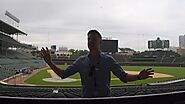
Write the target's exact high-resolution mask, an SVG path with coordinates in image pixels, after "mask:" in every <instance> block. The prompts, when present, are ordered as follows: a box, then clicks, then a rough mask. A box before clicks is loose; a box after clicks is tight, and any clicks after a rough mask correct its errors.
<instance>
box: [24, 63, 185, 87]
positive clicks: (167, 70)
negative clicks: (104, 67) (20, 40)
mask: <svg viewBox="0 0 185 104" xmlns="http://www.w3.org/2000/svg"><path fill="white" fill-rule="evenodd" d="M59 67H60V68H61V69H66V68H67V66H63V65H62V66H59ZM144 68H148V66H124V67H123V69H124V70H126V71H140V70H142V69H144ZM152 68H153V69H154V72H156V73H163V74H169V75H173V76H174V77H169V78H149V79H145V80H139V81H133V82H128V83H123V82H121V81H120V80H111V85H112V86H113V85H122V84H144V83H152V82H160V81H166V80H174V79H179V78H184V77H185V67H152ZM47 70H50V68H47V69H45V70H41V71H40V72H38V73H37V74H35V75H33V76H32V77H31V78H29V79H27V80H26V81H25V83H27V84H34V85H62V86H66V85H70V86H71V85H75V86H80V85H81V82H80V81H76V82H45V81H43V80H42V79H44V78H51V76H50V74H49V73H48V72H47ZM111 77H112V78H116V77H115V76H114V75H113V74H111ZM70 78H76V79H80V76H79V73H76V74H74V75H72V76H70Z"/></svg>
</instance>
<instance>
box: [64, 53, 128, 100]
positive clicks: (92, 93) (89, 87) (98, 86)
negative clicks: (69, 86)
mask: <svg viewBox="0 0 185 104" xmlns="http://www.w3.org/2000/svg"><path fill="white" fill-rule="evenodd" d="M92 65H93V64H92V62H91V60H90V58H89V57H88V55H85V56H81V57H79V58H78V59H77V60H76V61H75V62H74V63H73V64H72V65H71V66H69V67H68V68H67V69H66V70H64V75H63V77H62V78H66V77H68V76H70V75H73V74H75V73H77V72H79V73H80V77H81V83H82V97H106V96H110V80H111V72H112V73H113V74H114V75H115V76H117V77H118V78H119V79H120V80H121V81H123V82H126V80H125V78H126V75H127V73H125V71H124V70H123V69H122V68H121V66H120V65H119V64H118V63H117V62H116V61H115V60H114V58H113V57H111V56H109V55H106V54H102V53H101V54H100V57H99V61H98V64H97V65H95V66H92ZM92 70H93V71H92ZM91 71H92V73H91ZM90 73H91V74H92V75H91V74H90Z"/></svg>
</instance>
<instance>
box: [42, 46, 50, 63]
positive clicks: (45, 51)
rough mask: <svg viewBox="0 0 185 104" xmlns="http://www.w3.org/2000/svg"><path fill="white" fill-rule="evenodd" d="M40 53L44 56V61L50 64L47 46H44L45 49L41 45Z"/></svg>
mask: <svg viewBox="0 0 185 104" xmlns="http://www.w3.org/2000/svg"><path fill="white" fill-rule="evenodd" d="M40 54H41V56H42V57H43V58H44V61H45V62H46V63H47V64H50V63H51V56H50V52H49V50H48V48H47V47H46V50H45V49H44V48H43V47H42V49H41V53H40Z"/></svg>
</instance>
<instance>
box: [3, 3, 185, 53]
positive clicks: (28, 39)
mask: <svg viewBox="0 0 185 104" xmlns="http://www.w3.org/2000/svg"><path fill="white" fill-rule="evenodd" d="M184 5H185V0H0V19H1V20H4V21H7V22H9V23H10V22H11V20H10V19H8V18H7V17H6V16H5V15H4V13H5V11H6V10H8V11H9V12H10V13H12V14H13V15H15V16H16V17H18V18H19V19H20V24H19V28H20V29H21V30H23V31H24V32H26V33H27V34H28V36H20V37H19V41H20V42H24V43H29V44H33V45H36V46H39V48H40V47H41V46H50V45H53V44H56V45H57V47H59V46H64V47H68V48H75V49H87V36H86V34H87V32H88V30H90V29H97V30H98V31H99V32H100V33H101V34H102V36H103V37H112V38H115V39H118V41H119V47H129V48H132V49H134V50H147V41H148V40H154V39H157V37H160V38H161V39H162V40H163V39H169V40H170V45H171V46H178V37H179V35H181V34H184V33H185V12H184V10H185V6H184Z"/></svg>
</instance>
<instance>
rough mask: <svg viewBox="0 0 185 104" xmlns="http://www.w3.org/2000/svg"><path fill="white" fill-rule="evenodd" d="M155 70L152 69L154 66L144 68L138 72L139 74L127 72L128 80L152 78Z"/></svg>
mask: <svg viewBox="0 0 185 104" xmlns="http://www.w3.org/2000/svg"><path fill="white" fill-rule="evenodd" d="M153 72H154V70H152V68H148V69H144V70H142V71H140V73H139V74H137V75H131V74H127V75H126V81H127V82H130V81H136V80H143V79H147V78H152V77H153V74H154V73H153Z"/></svg>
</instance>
